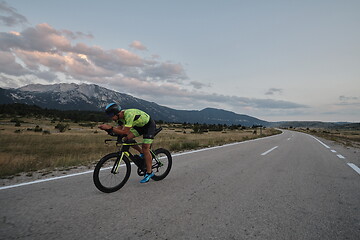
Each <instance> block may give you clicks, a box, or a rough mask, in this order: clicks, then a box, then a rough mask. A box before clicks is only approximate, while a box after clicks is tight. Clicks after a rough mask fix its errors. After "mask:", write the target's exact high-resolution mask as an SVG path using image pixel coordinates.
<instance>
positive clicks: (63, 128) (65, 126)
mask: <svg viewBox="0 0 360 240" xmlns="http://www.w3.org/2000/svg"><path fill="white" fill-rule="evenodd" d="M68 128H69V124H62V123H58V124H57V125H56V126H55V129H57V130H59V132H65V131H66V130H68Z"/></svg>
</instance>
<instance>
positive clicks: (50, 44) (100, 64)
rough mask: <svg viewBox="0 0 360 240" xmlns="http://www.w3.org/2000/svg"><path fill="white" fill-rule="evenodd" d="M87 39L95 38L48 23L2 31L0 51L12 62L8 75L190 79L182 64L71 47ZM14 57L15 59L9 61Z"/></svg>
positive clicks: (120, 51) (82, 45) (121, 51)
mask: <svg viewBox="0 0 360 240" xmlns="http://www.w3.org/2000/svg"><path fill="white" fill-rule="evenodd" d="M84 36H85V37H92V35H86V34H82V33H81V32H72V31H69V30H62V31H59V30H56V29H54V28H53V27H52V26H50V25H49V24H47V23H43V24H38V25H36V26H35V27H28V28H26V29H25V30H24V31H22V32H19V33H18V32H9V33H5V32H1V33H0V49H1V50H2V51H3V52H5V53H7V54H8V55H7V59H8V61H10V62H8V65H10V68H9V70H6V73H8V74H10V75H14V76H18V74H17V73H16V71H18V70H19V69H22V70H23V71H22V72H21V73H22V74H25V73H26V74H33V75H36V76H38V77H42V76H44V74H38V73H39V69H41V68H44V67H45V68H47V69H48V70H51V71H52V72H53V73H54V74H55V73H62V74H64V75H66V76H68V77H70V78H73V79H81V80H87V81H90V82H91V81H93V80H92V78H97V77H103V78H111V77H113V78H116V77H118V76H121V77H127V78H136V79H138V80H140V81H150V80H156V81H161V82H179V80H182V79H186V78H187V76H186V74H185V71H184V69H183V67H182V65H181V64H174V63H169V62H159V61H156V60H154V59H144V58H142V57H140V56H139V55H137V54H135V53H133V52H131V51H128V50H126V49H123V48H117V49H109V50H106V49H102V48H101V47H97V46H88V45H86V44H85V43H77V44H72V40H73V39H74V38H79V37H84ZM11 55H13V56H14V57H13V58H11V59H10V56H11ZM16 59H18V60H19V61H21V62H23V63H24V67H22V66H21V65H19V64H17V63H16ZM15 73H16V74H15ZM47 75H48V74H47ZM52 78H53V77H52ZM46 79H48V78H46ZM104 81H105V80H104Z"/></svg>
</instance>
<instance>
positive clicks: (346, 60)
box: [0, 0, 360, 122]
mask: <svg viewBox="0 0 360 240" xmlns="http://www.w3.org/2000/svg"><path fill="white" fill-rule="evenodd" d="M359 12H360V1H358V0H346V1H343V0H337V1H334V0H302V1H290V0H272V1H268V0H236V1H233V0H225V1H219V0H216V1H215V0H197V1H194V0H181V1H169V0H151V1H150V0H142V1H139V0H126V1H125V0H124V1H122V0H107V1H95V0H94V1H90V0H71V1H69V0H62V1H51V0H49V1H45V0H32V1H28V0H11V1H9V0H6V1H3V0H0V87H3V88H17V87H21V86H24V85H27V84H31V83H42V84H54V83H60V82H65V83H70V82H74V83H90V84H98V85H101V86H104V87H107V88H109V89H113V90H116V91H119V92H123V93H127V94H131V95H133V96H135V97H139V98H142V99H145V100H148V101H154V102H156V103H158V104H161V105H165V106H168V107H172V108H176V109H188V110H193V109H202V108H205V107H214V108H223V109H226V110H230V111H234V112H236V113H240V114H248V115H251V116H254V117H257V118H260V119H263V120H267V121H281V120H320V121H353V122H359V121H360V27H359V26H360V14H359Z"/></svg>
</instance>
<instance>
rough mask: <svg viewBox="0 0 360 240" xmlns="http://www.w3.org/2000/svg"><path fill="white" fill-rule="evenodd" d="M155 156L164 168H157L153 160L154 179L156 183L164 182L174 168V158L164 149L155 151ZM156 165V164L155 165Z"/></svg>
mask: <svg viewBox="0 0 360 240" xmlns="http://www.w3.org/2000/svg"><path fill="white" fill-rule="evenodd" d="M154 154H155V155H156V156H157V158H159V160H160V162H161V163H162V164H163V165H162V166H157V165H156V161H155V162H154V159H153V167H152V169H153V172H154V174H155V175H154V176H153V177H152V179H153V180H155V181H160V180H163V179H164V178H165V177H166V176H167V175H168V174H169V173H170V170H171V167H172V156H171V154H170V152H169V151H168V150H166V149H164V148H159V149H156V150H155V151H154ZM154 163H155V164H154Z"/></svg>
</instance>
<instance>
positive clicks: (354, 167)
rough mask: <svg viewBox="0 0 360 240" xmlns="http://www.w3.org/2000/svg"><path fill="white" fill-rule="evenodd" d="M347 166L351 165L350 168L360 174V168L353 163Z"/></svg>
mask: <svg viewBox="0 0 360 240" xmlns="http://www.w3.org/2000/svg"><path fill="white" fill-rule="evenodd" d="M347 165H349V167H351V168H352V169H354V170H355V172H357V173H358V174H360V168H359V167H358V166H356V165H355V164H353V163H348V164H347Z"/></svg>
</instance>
